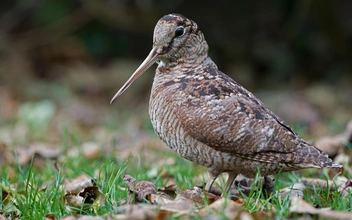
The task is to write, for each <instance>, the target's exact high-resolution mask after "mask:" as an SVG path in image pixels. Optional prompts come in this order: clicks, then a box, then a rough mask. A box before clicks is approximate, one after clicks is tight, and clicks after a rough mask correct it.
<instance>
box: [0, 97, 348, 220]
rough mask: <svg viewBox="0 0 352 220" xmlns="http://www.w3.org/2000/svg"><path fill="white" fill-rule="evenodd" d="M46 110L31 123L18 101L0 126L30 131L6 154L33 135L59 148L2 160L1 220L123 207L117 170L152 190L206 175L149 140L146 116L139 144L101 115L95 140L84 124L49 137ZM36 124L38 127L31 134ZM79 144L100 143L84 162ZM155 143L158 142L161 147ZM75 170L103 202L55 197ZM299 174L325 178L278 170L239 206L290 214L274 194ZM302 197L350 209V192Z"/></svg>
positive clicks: (187, 184)
mask: <svg viewBox="0 0 352 220" xmlns="http://www.w3.org/2000/svg"><path fill="white" fill-rule="evenodd" d="M37 104H38V103H37ZM48 106H49V107H48ZM52 107H53V106H51V105H50V104H48V103H47V102H46V103H44V104H42V106H39V110H38V109H36V111H38V112H39V113H38V114H40V112H41V111H40V108H50V109H49V110H47V111H49V113H50V114H49V113H47V114H46V118H44V119H43V118H42V119H41V120H44V121H43V124H35V123H33V121H31V120H35V117H36V116H33V115H31V116H30V117H29V116H26V113H25V112H26V111H27V112H28V111H29V112H31V109H28V108H31V106H29V107H28V105H26V109H25V110H26V111H24V110H23V111H22V112H21V115H20V117H19V118H18V119H17V121H15V122H10V123H9V124H7V125H2V126H1V127H0V129H5V130H6V129H7V130H8V131H9V132H10V133H11V132H16V129H17V127H18V126H19V125H23V126H24V127H26V126H27V127H30V128H31V129H29V130H27V133H26V134H25V135H24V137H23V138H20V139H18V140H15V139H12V141H9V142H7V143H6V145H7V147H8V148H9V151H10V152H11V153H13V152H14V150H15V149H16V147H17V146H18V145H19V144H21V145H25V146H27V147H30V146H31V144H32V143H33V142H35V141H38V140H40V141H41V142H48V143H49V142H50V143H52V142H53V141H52V140H54V143H56V144H57V145H59V146H61V148H62V149H63V154H62V155H60V156H59V158H58V159H57V160H56V163H57V165H55V163H54V160H52V159H45V158H40V157H39V158H38V156H35V157H33V159H32V161H31V162H30V163H28V164H25V165H22V166H20V165H19V162H18V161H17V162H16V161H7V162H6V163H4V164H3V165H2V168H1V169H0V191H2V194H1V196H2V198H1V200H0V201H2V203H1V204H0V213H3V215H5V216H7V217H11V216H18V217H20V218H21V219H43V218H44V217H45V216H46V215H47V214H48V213H52V214H53V215H54V216H55V217H56V218H57V219H59V218H60V217H63V216H67V215H73V214H84V215H94V216H95V215H96V216H103V215H105V214H113V213H115V208H116V207H118V206H120V205H121V204H124V202H125V201H126V199H127V194H128V192H127V190H125V189H124V188H126V187H127V185H126V184H125V183H124V182H123V180H122V176H123V174H124V173H128V174H130V175H132V176H134V177H135V178H136V179H137V180H148V181H151V182H153V183H154V184H155V186H156V187H165V186H166V185H168V184H171V183H175V184H176V185H177V186H179V187H180V188H181V189H189V188H192V187H194V186H195V185H197V184H198V185H199V184H201V183H202V182H203V181H205V179H206V175H204V174H205V173H206V170H205V169H204V168H203V167H201V166H198V165H194V164H193V163H191V162H189V161H186V160H184V159H182V158H181V157H180V156H178V155H177V154H176V153H174V152H172V151H171V150H169V149H168V148H167V147H166V146H163V144H161V141H155V140H156V137H155V135H154V134H152V133H153V132H152V130H151V127H150V124H148V123H149V122H148V120H142V121H143V123H144V124H142V128H140V130H145V129H147V132H145V133H144V134H143V135H144V136H145V140H146V141H145V142H144V141H142V142H141V143H140V142H138V140H135V139H134V138H135V137H134V136H133V137H132V138H131V137H128V138H126V137H125V136H124V135H126V136H128V135H130V134H126V132H125V131H124V128H125V126H121V124H120V125H119V126H118V127H119V128H116V127H114V126H113V125H112V123H111V121H109V120H106V119H104V120H103V121H105V122H107V124H105V125H106V126H105V125H104V124H102V125H99V130H100V131H103V132H102V133H103V135H102V136H103V138H102V137H98V135H97V133H96V131H97V130H96V129H94V128H92V127H91V128H89V129H82V127H80V126H79V125H77V124H75V123H72V122H69V123H68V125H64V126H62V127H60V128H59V129H58V130H57V131H58V132H57V134H56V135H57V137H54V138H53V137H51V135H52V126H53V123H54V121H55V120H54V119H55V116H54V114H51V113H52ZM35 108H38V106H35ZM27 117H29V118H27ZM33 118H34V119H33ZM68 121H70V120H68ZM108 121H109V122H108ZM125 123H128V122H125ZM42 125H44V126H46V129H43V128H42ZM38 127H40V130H39V131H40V132H39V133H38V129H37V128H38ZM115 129H117V131H116V130H115ZM2 131H4V130H2ZM116 134H119V136H118V138H117V139H119V140H120V139H124V138H126V139H127V140H131V139H132V140H133V141H137V145H140V147H139V148H137V150H135V149H133V148H131V149H128V148H127V149H126V148H122V149H120V148H119V146H120V145H123V144H122V143H120V142H119V141H116V138H115V136H114V135H116ZM14 136H15V135H14ZM109 137H110V138H109ZM137 139H138V138H137ZM87 141H93V142H97V143H99V144H101V146H102V148H101V151H100V152H99V153H98V155H96V156H95V157H94V158H92V159H90V158H87V157H86V156H85V155H84V152H83V151H82V149H80V146H82V144H83V143H85V142H87ZM156 145H160V146H161V148H160V147H159V146H156ZM131 147H132V146H131ZM72 149H76V150H77V151H78V154H73V155H70V153H69V152H70V151H71V150H72ZM134 151H135V152H134ZM126 152H127V153H128V152H132V154H130V155H129V156H121V155H122V154H124V153H126ZM133 152H134V153H133ZM136 152H137V153H136ZM170 158H171V159H170ZM38 161H39V163H38ZM82 174H86V175H88V176H91V177H92V178H94V182H95V184H96V186H98V187H99V189H100V190H101V192H102V193H103V195H104V196H105V202H104V204H93V205H90V206H88V207H84V206H82V207H79V208H77V207H76V208H75V209H73V208H68V206H67V205H66V204H65V202H64V200H63V198H64V196H65V191H64V190H63V188H62V185H63V184H64V182H65V181H66V180H70V179H74V178H76V177H77V176H79V175H82ZM301 176H305V177H316V178H322V179H328V175H327V173H326V171H322V170H305V171H300V172H292V173H282V174H280V175H279V176H278V177H277V178H276V179H277V181H276V185H275V191H274V193H273V194H272V195H271V196H270V197H269V198H266V199H265V198H263V195H262V194H263V191H262V190H259V191H256V190H254V188H253V190H252V191H251V193H250V194H249V196H246V195H243V200H244V208H245V209H246V210H247V211H249V212H250V213H256V212H260V211H265V212H269V213H272V212H273V211H274V210H275V214H274V216H275V218H276V219H282V218H287V217H288V216H289V215H290V212H289V207H290V201H289V199H287V198H286V199H282V198H281V197H279V196H277V195H278V194H277V193H278V191H279V190H280V189H282V188H284V187H288V186H291V185H293V184H294V183H296V182H297V181H298V180H299V178H300V177H301ZM349 178H351V176H349ZM258 181H259V176H257V177H256V178H255V180H254V182H255V183H257V182H258ZM254 185H255V184H254ZM6 193H8V194H6ZM304 194H305V200H306V201H307V202H308V203H310V204H312V205H313V206H316V207H331V208H332V209H334V210H343V211H350V210H351V207H352V195H351V193H349V195H348V196H342V195H341V194H340V193H339V192H337V191H329V190H328V189H321V188H312V189H306V190H304ZM169 217H170V218H176V219H177V218H180V219H182V215H181V216H179V215H178V214H177V213H176V214H174V215H171V216H169ZM219 217H221V218H223V219H225V216H224V211H223V210H219ZM193 218H194V219H198V218H199V217H198V216H197V214H196V213H194V216H193Z"/></svg>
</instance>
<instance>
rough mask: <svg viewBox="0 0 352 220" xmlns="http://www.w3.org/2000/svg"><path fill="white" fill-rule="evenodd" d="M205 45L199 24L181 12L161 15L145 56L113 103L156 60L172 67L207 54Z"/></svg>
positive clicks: (193, 60)
mask: <svg viewBox="0 0 352 220" xmlns="http://www.w3.org/2000/svg"><path fill="white" fill-rule="evenodd" d="M207 52H208V45H207V43H206V41H205V39H204V35H203V34H202V32H201V31H199V30H198V25H197V24H196V23H195V22H194V21H192V20H190V19H188V18H186V17H184V16H182V15H180V14H169V15H165V16H164V17H162V18H161V19H160V20H159V21H158V23H157V24H156V26H155V29H154V38H153V48H152V50H151V51H150V53H149V55H148V56H147V58H146V59H145V60H144V61H143V63H142V64H141V65H140V66H139V67H138V69H137V70H136V71H135V72H134V73H133V74H132V76H131V77H130V78H129V79H128V80H127V82H126V83H125V84H124V85H123V86H122V87H121V89H120V90H119V91H118V92H117V93H116V94H115V96H114V97H113V98H112V100H111V102H110V103H112V102H113V101H114V100H115V99H116V98H118V97H119V96H120V95H121V94H122V93H123V92H124V91H125V90H126V89H127V88H128V87H129V86H130V85H131V84H132V83H133V82H134V81H135V80H136V79H137V78H138V77H139V76H141V75H142V74H143V73H144V72H145V71H146V70H147V69H149V67H151V66H152V65H153V64H154V63H155V62H157V61H160V63H159V65H161V66H175V65H177V64H179V63H183V62H195V61H196V60H197V59H202V58H203V57H206V56H207Z"/></svg>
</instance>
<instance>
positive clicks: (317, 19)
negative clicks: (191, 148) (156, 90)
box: [0, 0, 352, 135]
mask: <svg viewBox="0 0 352 220" xmlns="http://www.w3.org/2000/svg"><path fill="white" fill-rule="evenodd" d="M173 12H176V13H180V14H183V15H185V16H187V17H189V18H191V19H192V20H194V21H196V22H197V23H198V25H199V27H200V29H201V30H202V32H203V33H204V34H205V37H206V39H207V41H208V44H209V47H210V50H209V54H210V56H211V58H212V59H213V60H214V61H215V62H216V63H217V65H218V67H219V69H221V70H222V71H223V72H225V73H226V74H228V75H230V76H231V77H232V78H234V79H235V80H236V81H238V82H239V83H241V84H242V85H243V86H245V87H246V88H247V89H249V90H250V91H252V92H253V93H254V94H255V95H257V96H258V97H259V98H260V99H262V100H263V102H264V103H265V104H266V105H268V106H269V108H271V109H273V111H274V112H276V113H277V114H278V115H279V116H281V117H282V118H283V119H285V120H287V121H288V122H289V123H291V124H294V125H295V124H296V125H300V126H303V127H304V128H307V129H306V130H305V131H306V132H308V133H309V132H310V133H311V134H312V135H321V134H325V133H328V131H327V130H326V129H325V128H324V129H320V128H321V127H324V126H321V125H322V124H329V125H332V126H331V127H332V130H333V129H334V128H335V127H336V128H337V130H343V127H344V123H346V122H347V121H348V120H349V119H350V118H351V113H352V111H351V109H352V88H351V84H352V73H351V70H352V69H351V63H352V62H351V60H352V50H351V49H352V45H351V43H352V13H351V12H352V2H351V1H349V0H337V1H334V0H273V1H261V0H248V1H239V0H225V1H186V0H174V1H162V0H86V1H84V0H81V1H79V0H51V1H45V0H28V1H20V0H17V1H15V0H13V1H2V3H1V5H0V123H7V122H9V121H11V120H14V118H16V116H17V110H18V108H19V106H21V104H22V103H26V102H35V101H40V100H50V101H51V102H52V103H55V106H56V107H57V108H59V109H64V110H65V111H66V112H69V114H71V115H72V117H74V118H77V120H80V122H81V123H82V124H85V125H87V126H89V125H92V124H94V123H96V122H97V120H98V121H104V120H105V121H104V123H108V124H109V123H119V119H122V118H124V117H125V115H126V114H125V113H121V112H126V111H127V112H128V111H129V110H131V111H132V112H136V113H139V112H140V114H141V115H143V116H147V104H148V100H149V92H150V88H151V84H152V80H153V76H154V73H153V72H154V70H155V66H153V67H152V68H151V70H149V71H148V72H147V73H146V74H144V76H143V77H141V78H140V79H139V80H137V81H136V82H135V84H134V85H133V86H132V87H130V89H129V90H127V91H126V92H125V93H124V95H123V96H122V97H121V98H120V99H119V100H118V102H115V103H114V105H112V106H110V105H109V101H110V99H111V98H112V96H113V95H114V94H115V92H116V91H117V90H118V89H119V88H120V86H121V85H122V84H123V83H124V82H125V81H126V80H127V78H128V77H129V76H130V75H131V74H132V73H133V71H134V70H135V69H136V68H137V67H138V66H139V64H140V63H141V62H142V61H143V59H144V58H145V57H146V56H147V54H148V53H149V50H150V49H151V47H152V37H153V36H152V35H153V29H154V26H155V24H156V22H157V21H158V19H159V18H161V17H162V16H164V15H166V14H168V13H173ZM121 114H122V115H123V116H121ZM106 115H110V116H115V117H111V118H114V119H112V120H115V121H112V122H106V120H108V119H107V118H106ZM127 115H128V114H127ZM137 116H138V115H137ZM109 120H110V119H109ZM335 125H336V126H335ZM328 130H329V129H328Z"/></svg>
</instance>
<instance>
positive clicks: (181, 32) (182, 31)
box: [175, 27, 185, 37]
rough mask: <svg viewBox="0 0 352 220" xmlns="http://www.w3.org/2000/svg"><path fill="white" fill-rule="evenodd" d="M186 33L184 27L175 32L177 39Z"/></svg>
mask: <svg viewBox="0 0 352 220" xmlns="http://www.w3.org/2000/svg"><path fill="white" fill-rule="evenodd" d="M184 33H185V29H184V28H183V27H178V28H177V29H176V30H175V37H180V36H182V35H183V34H184Z"/></svg>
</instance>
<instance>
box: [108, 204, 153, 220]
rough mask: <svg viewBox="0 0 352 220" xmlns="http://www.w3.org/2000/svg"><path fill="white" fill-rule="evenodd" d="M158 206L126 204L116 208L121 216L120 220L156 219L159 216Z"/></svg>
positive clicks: (115, 210)
mask: <svg viewBox="0 0 352 220" xmlns="http://www.w3.org/2000/svg"><path fill="white" fill-rule="evenodd" d="M157 209H158V207H157V206H154V205H149V204H144V203H143V204H126V205H123V206H118V207H115V208H114V212H115V213H117V214H120V219H154V218H155V217H156V215H157Z"/></svg>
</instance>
